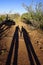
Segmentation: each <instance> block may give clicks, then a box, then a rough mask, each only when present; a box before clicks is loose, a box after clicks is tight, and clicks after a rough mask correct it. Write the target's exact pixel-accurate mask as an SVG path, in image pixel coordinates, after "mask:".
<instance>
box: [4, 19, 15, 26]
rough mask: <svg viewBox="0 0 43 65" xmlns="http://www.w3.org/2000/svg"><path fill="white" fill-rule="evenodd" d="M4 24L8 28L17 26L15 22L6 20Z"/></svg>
mask: <svg viewBox="0 0 43 65" xmlns="http://www.w3.org/2000/svg"><path fill="white" fill-rule="evenodd" d="M4 24H5V25H6V26H11V25H15V22H14V21H13V20H10V19H9V20H5V21H4Z"/></svg>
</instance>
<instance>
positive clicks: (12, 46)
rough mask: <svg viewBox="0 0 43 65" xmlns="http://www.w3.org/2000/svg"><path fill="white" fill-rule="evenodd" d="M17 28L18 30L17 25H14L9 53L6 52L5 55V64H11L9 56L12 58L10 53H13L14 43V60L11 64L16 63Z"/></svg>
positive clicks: (15, 64) (14, 64)
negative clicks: (6, 54) (6, 55)
mask: <svg viewBox="0 0 43 65" xmlns="http://www.w3.org/2000/svg"><path fill="white" fill-rule="evenodd" d="M18 30H19V27H18V26H17V27H16V30H15V33H14V35H13V39H12V42H11V47H10V50H9V53H8V57H7V61H6V65H10V64H11V58H12V54H13V48H14V45H15V52H14V60H13V65H17V58H18V42H19V41H18V39H19V38H18V37H19V36H18Z"/></svg>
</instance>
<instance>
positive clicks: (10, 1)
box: [0, 0, 43, 14]
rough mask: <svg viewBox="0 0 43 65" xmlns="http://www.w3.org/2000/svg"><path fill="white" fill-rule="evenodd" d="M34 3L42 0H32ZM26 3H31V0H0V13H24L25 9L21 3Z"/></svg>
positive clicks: (42, 0)
mask: <svg viewBox="0 0 43 65" xmlns="http://www.w3.org/2000/svg"><path fill="white" fill-rule="evenodd" d="M33 1H34V2H33V3H34V4H35V3H38V2H40V1H41V2H43V0H33ZM23 3H25V4H26V5H28V6H29V5H30V4H32V0H0V14H3V13H5V14H6V13H20V14H22V13H24V12H26V10H25V9H24V8H23V6H22V4H23Z"/></svg>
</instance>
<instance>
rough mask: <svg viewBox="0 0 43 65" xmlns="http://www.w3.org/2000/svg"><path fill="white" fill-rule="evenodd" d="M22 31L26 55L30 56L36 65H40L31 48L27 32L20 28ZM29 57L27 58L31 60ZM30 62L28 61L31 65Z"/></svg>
mask: <svg viewBox="0 0 43 65" xmlns="http://www.w3.org/2000/svg"><path fill="white" fill-rule="evenodd" d="M22 31H23V37H24V41H25V44H26V47H27V51H28V54H30V55H31V57H32V55H33V57H34V60H35V62H36V65H41V64H40V62H39V60H38V57H37V56H36V53H35V51H34V49H33V46H32V43H31V41H30V37H29V36H28V33H27V31H26V30H25V29H24V28H23V27H22ZM30 55H29V58H31V57H30ZM32 61H33V60H30V64H31V62H32ZM31 65H34V62H32V64H31Z"/></svg>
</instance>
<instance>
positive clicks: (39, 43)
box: [0, 19, 43, 65]
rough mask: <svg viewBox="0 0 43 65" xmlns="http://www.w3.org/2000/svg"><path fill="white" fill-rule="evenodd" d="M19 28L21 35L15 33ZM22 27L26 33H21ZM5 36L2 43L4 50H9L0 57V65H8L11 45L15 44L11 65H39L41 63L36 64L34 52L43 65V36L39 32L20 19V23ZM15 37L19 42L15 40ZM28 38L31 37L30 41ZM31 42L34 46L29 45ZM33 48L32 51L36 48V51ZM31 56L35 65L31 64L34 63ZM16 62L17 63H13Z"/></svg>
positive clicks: (5, 33) (6, 32) (0, 41)
mask: <svg viewBox="0 0 43 65" xmlns="http://www.w3.org/2000/svg"><path fill="white" fill-rule="evenodd" d="M17 26H19V28H20V29H19V33H17V32H15V30H16V27H17ZM22 26H23V28H24V31H25V33H24V32H21V29H22ZM27 33H28V35H27ZM3 34H4V37H3V36H2V39H1V40H0V43H1V46H2V48H4V49H6V48H7V50H6V51H5V53H4V51H2V53H3V54H2V55H0V65H7V64H6V60H7V58H8V54H9V50H10V47H11V44H13V43H14V44H13V45H14V47H13V45H12V47H13V48H11V50H12V49H13V51H12V52H11V51H10V53H12V60H10V61H11V65H38V63H39V62H37V61H36V62H35V60H34V51H35V57H38V59H39V61H40V64H41V65H43V34H40V33H39V32H38V31H37V30H34V28H32V27H31V26H30V25H27V24H25V23H23V22H21V20H20V19H18V22H16V25H14V26H12V27H11V28H10V29H8V30H7V31H5V32H4V33H3ZM18 34H19V37H18ZM23 34H24V37H23ZM15 35H16V39H17V40H18V41H17V40H15ZM25 35H26V37H25ZM28 37H30V39H29V38H28ZM26 39H27V40H26ZM28 40H29V41H28ZM27 41H28V42H27ZM25 42H26V43H25ZM29 42H30V43H31V44H32V46H31V44H28V43H29ZM28 45H29V46H28ZM29 47H30V48H29ZM31 47H32V49H33V48H34V51H32V49H31ZM40 47H42V49H40ZM30 54H31V55H30ZM16 55H17V56H16ZM36 55H37V56H36ZM31 56H32V58H33V60H34V63H35V64H31V62H32V61H33V60H31V59H30V57H31ZM35 59H36V58H35ZM14 60H15V62H13V61H14ZM32 63H33V62H32ZM36 63H37V64H36ZM40 64H39V65H40ZM8 65H9V64H8Z"/></svg>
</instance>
